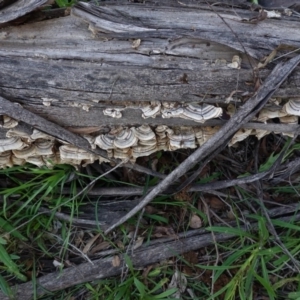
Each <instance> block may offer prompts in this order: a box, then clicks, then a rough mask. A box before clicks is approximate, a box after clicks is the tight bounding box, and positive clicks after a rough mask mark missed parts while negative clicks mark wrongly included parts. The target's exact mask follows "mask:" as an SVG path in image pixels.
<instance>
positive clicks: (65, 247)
mask: <svg viewBox="0 0 300 300" xmlns="http://www.w3.org/2000/svg"><path fill="white" fill-rule="evenodd" d="M285 145H287V142H286V144H285ZM285 145H283V147H282V151H285V155H284V157H283V160H287V159H291V158H292V157H293V155H294V153H295V152H296V151H298V149H299V145H298V144H295V145H293V146H292V147H291V148H290V149H289V150H286V149H287V147H285ZM279 153H281V152H280V151H279ZM274 158H278V153H277V154H274V153H271V154H270V156H269V157H268V158H266V159H265V160H263V162H262V164H261V166H259V168H260V170H268V169H269V168H271V167H272V165H273V164H274V162H275V161H276V159H274ZM0 178H2V179H3V181H5V182H6V183H7V187H6V188H1V189H0V197H1V198H0V200H1V203H2V206H1V208H2V209H1V211H0V261H1V265H0V288H1V290H2V291H3V292H4V293H5V294H7V295H10V296H13V293H12V291H11V290H10V285H14V284H18V283H21V282H25V281H28V280H31V278H32V279H33V281H35V279H36V277H37V276H38V275H39V274H38V266H39V264H41V262H42V261H43V260H45V259H46V260H48V261H51V260H54V259H55V260H57V261H61V262H64V261H65V260H66V259H67V258H68V257H69V256H70V255H71V254H72V253H73V255H75V256H76V255H77V256H80V255H79V254H78V253H77V252H76V249H74V245H75V240H76V237H77V232H79V231H80V230H81V231H82V237H81V239H83V240H85V241H86V240H88V238H90V237H91V235H93V236H94V235H96V234H98V233H100V237H101V238H102V240H103V241H107V242H108V243H109V244H110V245H111V247H113V248H118V250H119V251H120V252H123V253H124V251H125V250H122V249H124V247H126V246H127V245H128V244H129V243H130V234H131V233H130V230H131V231H132V229H130V228H134V227H135V226H136V223H137V217H136V218H133V219H131V220H129V221H128V222H127V224H123V225H122V226H120V228H119V230H117V231H116V232H115V233H114V235H112V236H108V237H106V236H104V235H103V233H102V232H101V231H99V229H97V228H95V229H94V230H84V229H80V228H77V227H74V226H72V217H77V216H78V213H79V212H80V209H81V207H82V205H85V204H86V203H94V202H93V199H90V198H89V197H88V195H87V194H86V193H83V194H80V195H79V194H78V192H79V190H81V189H82V188H83V187H86V186H87V184H88V183H89V182H91V180H93V179H94V178H95V176H92V175H86V174H84V173H81V172H79V171H77V170H75V169H74V168H73V167H71V166H67V165H58V166H56V167H54V168H53V169H48V168H40V169H38V168H36V167H32V166H30V165H27V166H25V167H24V166H23V167H14V168H10V169H4V170H0ZM222 179H223V174H222V172H221V171H220V170H218V171H217V170H216V169H212V171H211V172H209V173H208V174H206V176H205V177H203V178H201V179H199V180H198V183H209V182H213V181H216V180H222ZM97 184H99V185H102V186H105V187H109V186H120V185H122V186H123V185H125V184H126V185H129V186H130V185H131V186H135V185H134V184H132V183H124V182H123V181H122V180H120V179H114V180H112V179H108V178H101V179H99V181H98V182H97ZM155 184H156V181H155V180H153V179H151V178H150V177H146V180H145V193H147V190H148V189H149V187H151V186H153V185H155ZM66 187H68V189H69V190H70V194H69V195H64V194H63V193H62V191H63V189H64V188H66ZM265 190H266V191H268V192H269V193H272V195H283V196H286V197H288V199H290V201H291V199H294V202H295V201H298V200H299V195H298V192H297V184H296V185H295V186H293V185H292V184H290V183H289V184H288V185H284V186H277V187H271V186H266V187H265ZM234 191H236V193H237V194H238V195H239V200H235V199H236V198H234V200H233V199H231V197H230V194H231V193H233V190H232V189H231V190H230V189H228V195H227V196H226V197H225V196H224V198H223V201H224V202H226V205H225V204H224V207H225V208H226V210H227V209H230V210H231V211H232V213H233V214H234V215H235V216H236V220H235V221H236V224H237V225H236V226H234V227H229V226H225V225H223V226H209V224H210V222H209V221H210V218H212V216H207V215H206V212H205V210H204V209H201V206H199V201H200V200H199V194H197V193H195V194H188V193H185V192H183V193H180V194H177V195H175V196H174V197H170V196H166V195H165V196H164V195H162V196H159V197H157V198H156V199H154V201H153V202H152V203H151V206H152V207H153V208H154V209H153V211H152V212H145V214H144V216H143V221H144V223H143V222H141V224H139V228H140V232H142V233H140V234H141V235H142V236H143V238H144V242H145V243H147V242H150V240H152V239H153V233H154V232H155V229H156V227H165V228H167V227H172V228H173V230H174V231H175V232H184V231H186V230H190V229H191V228H189V220H190V218H191V216H192V215H194V214H196V215H197V216H199V218H200V219H201V221H202V224H203V227H205V228H206V229H207V230H208V231H209V232H211V233H212V234H215V235H217V234H218V233H230V234H232V235H233V236H234V237H233V238H232V239H231V240H230V241H226V242H222V243H217V244H216V245H214V246H210V247H205V248H204V249H200V250H201V251H202V253H203V251H204V252H205V255H206V256H207V257H209V258H210V259H203V260H201V255H200V256H199V259H200V262H198V263H196V264H195V263H191V262H189V260H188V259H186V258H184V256H178V257H175V258H172V259H170V260H168V261H166V262H162V263H161V264H156V265H153V266H151V267H152V269H151V270H150V271H149V272H148V273H147V274H144V273H143V272H142V271H141V270H136V269H134V268H133V266H132V263H131V261H130V259H129V257H128V256H127V257H126V266H127V268H128V272H127V275H126V276H124V278H122V280H121V279H120V278H119V277H115V278H107V279H105V280H100V281H95V282H89V283H85V284H81V285H79V286H76V287H72V288H69V289H67V290H65V291H60V292H55V293H52V294H47V295H45V296H43V297H42V299H72V297H74V295H77V294H78V293H79V294H80V293H83V294H84V295H85V299H91V300H92V299H106V298H107V299H172V297H174V292H175V291H178V288H179V287H178V286H175V287H174V286H173V287H170V286H169V284H170V282H171V280H172V276H174V274H175V273H176V272H179V273H180V274H183V275H182V276H184V278H185V279H186V281H187V287H186V289H185V290H184V291H183V292H182V293H181V296H180V297H181V298H180V299H205V300H206V299H220V300H221V299H226V300H231V299H247V300H252V299H255V297H256V294H257V293H259V294H260V295H263V296H265V297H267V298H268V299H274V300H275V299H291V300H292V299H298V300H300V275H299V273H298V272H297V271H295V266H294V265H293V262H292V261H291V259H290V257H289V256H288V255H287V254H286V253H285V252H284V251H283V249H282V245H281V244H279V243H278V241H277V240H276V239H275V237H274V236H273V235H272V234H270V233H269V229H268V227H269V224H268V222H267V220H266V218H265V217H264V216H263V215H261V214H260V213H255V214H254V213H250V212H251V207H252V206H253V205H255V207H256V209H257V210H258V212H259V211H260V205H261V204H260V202H259V200H258V199H256V194H255V192H254V191H253V190H251V189H247V190H245V189H243V188H241V187H235V188H234ZM224 195H226V194H225V193H224ZM201 197H202V198H203V196H201ZM200 202H201V201H200ZM41 206H43V207H45V206H46V207H48V208H49V209H51V213H50V214H47V215H46V214H43V213H40V212H39V208H40V207H41ZM62 209H67V210H68V211H69V215H70V217H71V222H63V221H57V220H56V218H55V216H54V214H55V212H59V211H61V210H62ZM223 210H224V209H223ZM247 211H248V212H247ZM249 211H250V212H249ZM223 213H224V212H223ZM219 215H220V217H222V212H220V213H219ZM246 219H247V221H249V222H250V221H251V222H256V223H257V226H256V227H252V229H251V230H247V229H246V228H245V227H243V226H242V224H244V223H242V222H241V220H246ZM145 222H146V223H145ZM272 224H273V226H274V227H275V229H276V232H277V234H278V236H279V238H280V241H281V243H282V244H283V245H284V247H285V248H286V250H287V251H288V252H289V253H290V254H291V255H292V256H293V257H294V258H295V259H297V260H298V259H299V258H300V225H299V223H298V222H294V221H291V222H289V223H288V222H284V221H279V220H272ZM130 226H131V227H130ZM208 226H209V227H208ZM120 245H122V247H121V246H120ZM78 247H79V246H78ZM200 250H199V251H200ZM74 253H75V254H74ZM124 254H125V253H124ZM186 270H189V272H187V273H186ZM52 271H53V270H52ZM52 271H51V270H49V273H50V272H52ZM220 282H223V284H220ZM212 287H213V288H212ZM187 289H190V292H191V291H192V293H193V296H191V293H188V292H187Z"/></svg>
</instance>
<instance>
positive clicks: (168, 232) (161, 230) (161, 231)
mask: <svg viewBox="0 0 300 300" xmlns="http://www.w3.org/2000/svg"><path fill="white" fill-rule="evenodd" d="M175 235H176V233H175V232H174V230H173V228H172V227H166V226H156V227H155V229H154V236H155V237H162V236H175Z"/></svg>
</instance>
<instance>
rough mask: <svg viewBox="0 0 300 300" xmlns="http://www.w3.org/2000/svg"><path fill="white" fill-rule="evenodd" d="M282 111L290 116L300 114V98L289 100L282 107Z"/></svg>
mask: <svg viewBox="0 0 300 300" xmlns="http://www.w3.org/2000/svg"><path fill="white" fill-rule="evenodd" d="M282 111H283V112H285V113H287V114H288V115H291V116H300V99H299V98H296V99H291V100H289V101H288V102H287V103H286V104H285V105H284V106H283V108H282Z"/></svg>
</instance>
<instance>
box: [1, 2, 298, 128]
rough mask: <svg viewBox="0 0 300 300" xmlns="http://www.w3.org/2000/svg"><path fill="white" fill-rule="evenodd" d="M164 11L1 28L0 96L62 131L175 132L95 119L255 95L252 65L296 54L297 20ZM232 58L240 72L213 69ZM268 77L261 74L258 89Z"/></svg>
mask: <svg viewBox="0 0 300 300" xmlns="http://www.w3.org/2000/svg"><path fill="white" fill-rule="evenodd" d="M224 2H226V1H224ZM228 2H229V3H231V1H228ZM170 3H171V2H170V1H160V2H159V5H156V6H155V5H154V4H153V3H152V2H147V3H146V4H136V3H128V2H126V3H125V2H124V3H123V2H122V3H119V2H113V3H112V4H107V3H105V5H103V6H100V7H97V6H91V5H88V4H83V3H82V4H80V5H78V6H77V7H76V8H74V9H73V13H72V15H71V16H67V17H64V18H58V19H51V20H44V21H41V22H36V23H31V24H25V25H21V26H11V27H5V28H2V29H1V30H0V41H1V45H0V64H1V69H0V95H2V96H4V97H5V98H8V99H10V100H11V101H15V102H19V103H20V104H22V105H23V106H24V108H27V109H29V110H30V111H32V112H34V113H37V114H39V115H40V116H42V117H45V118H46V119H48V120H50V121H53V122H55V123H57V124H59V125H61V126H69V127H77V126H103V125H106V126H110V125H115V124H122V125H125V124H128V125H136V124H142V123H148V124H152V125H155V124H162V123H164V124H167V125H175V124H177V123H178V120H176V119H167V120H166V119H161V118H159V117H157V118H155V119H147V120H144V119H142V118H141V113H140V111H138V110H133V109H128V110H126V111H124V114H123V118H121V119H114V118H110V117H107V116H104V115H103V112H102V110H103V108H104V107H106V106H107V105H108V104H112V105H113V103H116V102H118V103H120V102H126V101H151V100H158V101H183V102H200V101H203V99H204V102H205V97H206V98H210V99H214V98H215V97H216V96H218V97H220V98H219V99H218V100H215V99H214V101H217V102H219V105H222V103H221V104H220V102H222V101H223V99H224V98H225V97H228V96H229V95H230V93H231V92H232V91H234V90H240V91H241V94H242V93H244V94H247V93H248V94H249V93H252V92H253V91H254V85H253V70H252V66H255V65H256V64H257V59H261V58H262V57H264V56H266V55H268V54H270V52H271V51H273V50H274V49H275V48H276V47H278V46H280V45H281V46H285V47H290V48H289V49H295V47H297V48H298V47H300V42H299V41H300V32H299V30H298V28H299V19H298V18H296V17H293V16H291V17H287V16H283V17H282V18H281V19H278V20H277V19H267V20H264V21H262V22H260V23H258V24H251V23H247V22H242V19H250V18H251V17H254V16H257V14H258V12H251V11H249V10H241V9H238V8H237V7H233V6H232V5H231V6H230V5H229V6H221V7H216V6H214V11H212V10H211V8H210V7H208V6H207V5H205V4H204V1H200V2H197V5H196V4H194V2H192V1H186V2H180V3H183V4H180V3H178V2H177V3H176V4H175V3H174V1H173V2H172V5H170ZM198 3H200V4H198ZM216 12H218V14H219V15H217V14H216ZM91 13H93V14H91ZM220 16H222V18H223V20H222V19H221V18H220ZM224 20H225V21H226V23H227V24H228V25H229V26H230V28H231V29H232V30H231V29H230V28H228V26H227V25H226V24H224ZM233 32H234V33H233ZM138 38H140V39H141V45H140V46H139V47H138V48H137V49H134V48H132V41H133V40H134V39H138ZM242 45H243V46H242ZM245 50H246V52H247V53H244V52H245ZM279 52H280V51H279ZM284 52H286V50H282V51H281V52H280V53H284ZM235 54H239V55H240V56H242V57H243V63H242V67H241V69H240V70H236V69H230V68H228V67H227V66H226V65H222V64H221V65H219V64H218V62H216V60H219V61H220V60H221V59H226V60H227V62H230V61H231V59H232V57H233V55H235ZM291 55H292V54H291ZM291 55H289V56H291ZM247 56H248V58H249V59H250V60H251V64H252V66H251V65H250V64H249V60H248V58H247ZM272 67H273V65H270V68H272ZM269 73H270V70H269V69H268V68H266V69H264V70H261V71H260V72H259V76H260V78H261V80H262V81H263V80H264V79H265V78H266V77H267V76H268V75H269ZM299 77H300V73H299V69H298V68H297V69H296V71H295V72H293V74H292V75H291V76H290V77H289V79H288V81H287V82H286V83H285V84H283V85H282V86H281V87H280V88H279V89H278V91H276V93H275V96H280V97H297V96H298V94H299V88H298V86H299V85H300V78H299ZM44 98H47V99H52V100H53V102H52V105H51V106H50V107H46V106H44V105H43V104H42V102H43V99H44ZM96 102H99V103H96ZM210 102H211V101H210ZM74 103H75V104H76V103H80V104H81V105H83V104H85V105H90V109H89V111H85V110H83V109H82V108H80V107H73V105H74ZM223 105H224V104H223ZM66 111H67V113H66ZM180 122H181V125H194V126H195V125H199V123H195V122H193V121H188V120H180Z"/></svg>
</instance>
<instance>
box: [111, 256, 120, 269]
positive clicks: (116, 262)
mask: <svg viewBox="0 0 300 300" xmlns="http://www.w3.org/2000/svg"><path fill="white" fill-rule="evenodd" d="M112 265H113V267H118V266H120V257H119V255H115V256H114V257H113V259H112Z"/></svg>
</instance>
